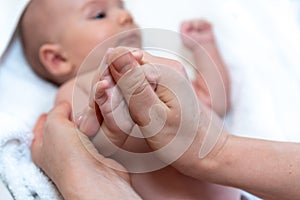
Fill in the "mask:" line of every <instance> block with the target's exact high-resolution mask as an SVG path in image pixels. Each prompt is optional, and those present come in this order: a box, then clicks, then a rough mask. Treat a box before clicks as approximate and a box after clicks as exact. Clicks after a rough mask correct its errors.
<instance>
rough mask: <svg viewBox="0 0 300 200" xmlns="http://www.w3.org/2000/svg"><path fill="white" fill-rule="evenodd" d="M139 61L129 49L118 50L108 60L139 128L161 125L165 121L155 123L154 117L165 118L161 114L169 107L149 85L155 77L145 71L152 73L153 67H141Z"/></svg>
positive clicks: (114, 77)
mask: <svg viewBox="0 0 300 200" xmlns="http://www.w3.org/2000/svg"><path fill="white" fill-rule="evenodd" d="M137 60H138V59H136V58H135V57H134V55H133V54H132V53H131V52H130V51H129V50H128V49H126V48H124V47H118V48H116V49H115V50H114V51H112V52H111V54H110V55H109V58H108V62H109V69H110V72H111V75H112V77H113V79H114V80H115V82H116V84H117V85H118V87H119V88H120V90H121V92H122V94H123V96H124V99H125V101H126V103H127V105H128V108H129V112H130V115H131V117H132V119H133V121H134V122H135V123H137V124H138V125H139V126H147V125H149V123H150V122H151V123H153V122H155V121H156V122H158V123H160V121H164V119H162V120H160V119H157V118H156V119H157V120H155V121H153V118H154V115H155V117H158V118H160V117H164V118H165V115H162V114H161V113H162V112H165V111H166V109H167V107H166V105H165V104H164V103H163V102H162V101H161V100H160V99H159V98H158V96H157V94H156V93H155V92H154V90H153V84H152V83H149V80H151V81H153V82H155V78H153V77H155V76H152V77H150V78H149V77H147V76H151V72H150V73H149V74H148V75H147V74H145V71H148V72H149V71H151V69H150V68H151V65H146V66H145V65H143V66H140V64H139V62H138V61H137ZM153 67H154V66H153ZM146 69H147V70H146ZM149 69H150V70H149ZM153 69H154V68H153ZM154 70H155V69H154ZM152 71H153V70H152ZM156 78H157V79H158V78H159V77H158V76H156ZM153 108H156V109H153ZM157 108H159V109H157ZM151 127H152V126H151ZM153 127H157V124H155V125H154V124H153Z"/></svg>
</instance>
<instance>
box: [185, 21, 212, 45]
mask: <svg viewBox="0 0 300 200" xmlns="http://www.w3.org/2000/svg"><path fill="white" fill-rule="evenodd" d="M180 32H181V34H182V42H183V44H184V46H185V47H186V48H188V49H189V50H191V51H194V50H196V48H198V47H199V45H202V46H203V47H204V48H205V47H206V46H207V45H215V40H214V35H213V31H212V27H211V24H210V23H209V22H207V21H206V20H203V19H195V20H190V21H185V22H183V23H182V24H181V28H180Z"/></svg>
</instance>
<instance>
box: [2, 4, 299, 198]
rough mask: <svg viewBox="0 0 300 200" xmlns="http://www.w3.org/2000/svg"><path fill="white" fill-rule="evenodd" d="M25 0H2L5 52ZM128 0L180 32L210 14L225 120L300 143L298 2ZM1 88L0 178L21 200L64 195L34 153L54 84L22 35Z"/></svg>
mask: <svg viewBox="0 0 300 200" xmlns="http://www.w3.org/2000/svg"><path fill="white" fill-rule="evenodd" d="M16 2H17V3H16ZM24 2H26V0H20V1H19V2H18V1H17V0H10V1H4V0H1V6H0V11H1V12H0V20H1V21H0V22H1V23H0V26H1V29H0V35H1V37H0V57H1V56H2V55H3V54H2V52H3V50H4V49H6V46H7V44H8V41H9V38H10V36H11V33H12V32H13V27H14V26H15V24H16V23H15V22H16V21H15V20H13V19H17V18H18V16H19V15H18V14H16V13H20V11H19V9H21V8H22V6H23V7H24V5H25V4H23V3H24ZM125 2H126V5H127V6H128V7H129V9H130V10H132V12H133V15H134V16H135V19H136V21H137V22H138V23H139V24H140V25H141V26H142V27H155V28H164V29H170V30H174V31H178V28H179V22H180V21H182V20H184V19H189V18H195V17H205V18H207V19H208V20H209V21H211V22H212V23H213V25H214V28H215V35H216V37H217V41H218V44H219V47H220V50H221V53H222V55H223V57H224V58H225V61H226V63H227V65H228V68H229V71H230V74H231V77H232V103H231V104H232V109H231V112H230V113H229V114H228V119H227V121H228V127H229V129H230V131H231V132H233V133H235V134H239V135H243V136H249V137H258V138H267V139H276V140H287V141H296V142H300V128H299V127H298V123H297V117H298V115H299V113H300V103H299V102H300V101H299V100H300V92H299V91H300V90H299V87H300V83H299V81H300V62H299V58H298V57H299V56H298V53H299V52H300V51H299V47H300V45H299V42H300V39H299V37H300V34H299V26H300V12H299V2H298V1H297V0H252V1H249V0H210V1H207V0H185V1H184V2H182V1H173V0H164V1H160V0H143V1H140V0H125ZM22 4H23V5H22ZM8 5H16V9H10V10H13V12H12V13H13V14H12V17H11V18H10V17H8V18H7V17H6V13H7V12H4V11H3V10H6V6H8ZM10 8H13V7H10ZM7 11H9V9H7ZM7 19H9V20H8V22H7ZM11 22H14V23H11ZM0 61H1V60H0ZM0 91H1V95H0V113H1V116H0V117H1V118H0V145H1V147H0V178H1V179H2V180H3V182H4V183H5V184H6V185H9V187H10V191H12V193H13V194H14V195H15V197H16V199H22V200H26V199H32V198H33V196H34V195H35V194H38V195H39V196H40V197H41V199H57V198H59V197H58V196H56V195H57V194H56V193H55V192H54V191H53V186H52V185H51V184H49V182H48V180H47V179H46V178H45V177H44V176H42V175H41V173H40V171H39V170H38V169H37V168H36V167H35V166H34V165H33V164H32V162H31V160H30V155H29V144H30V141H31V137H32V134H31V131H30V130H31V129H32V127H33V125H34V122H35V121H36V119H37V117H38V116H39V114H41V113H43V112H46V111H47V110H48V109H50V108H51V106H52V102H53V98H54V95H55V91H56V88H55V87H53V86H52V85H51V84H48V83H46V82H44V81H42V80H41V79H39V78H38V77H36V75H34V74H33V73H32V72H31V70H30V69H29V67H28V65H27V63H26V62H25V60H24V58H23V55H22V52H21V47H20V41H19V40H18V39H15V40H14V43H13V44H12V46H11V47H10V49H9V51H8V54H6V55H5V57H2V62H1V63H0ZM297 133H298V134H297ZM258 165H259V163H258ZM22 184H24V185H22ZM47 192H49V193H47Z"/></svg>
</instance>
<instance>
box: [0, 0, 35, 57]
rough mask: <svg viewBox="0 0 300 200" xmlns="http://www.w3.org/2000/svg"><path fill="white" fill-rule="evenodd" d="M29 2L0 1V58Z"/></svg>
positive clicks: (25, 0)
mask: <svg viewBox="0 0 300 200" xmlns="http://www.w3.org/2000/svg"><path fill="white" fill-rule="evenodd" d="M29 1H30V0H9V1H5V0H1V1H0V16H1V17H0V27H1V31H0V33H1V37H0V58H1V57H2V54H3V53H4V51H5V50H6V48H7V46H8V44H9V41H10V39H11V37H12V35H13V33H14V32H15V29H16V27H17V24H18V22H19V19H20V17H21V15H22V13H23V10H24V8H25V7H26V5H27V4H28V2H29Z"/></svg>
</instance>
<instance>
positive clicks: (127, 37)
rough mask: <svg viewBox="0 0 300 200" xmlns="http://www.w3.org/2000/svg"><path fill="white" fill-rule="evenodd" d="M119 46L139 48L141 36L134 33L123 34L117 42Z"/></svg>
mask: <svg viewBox="0 0 300 200" xmlns="http://www.w3.org/2000/svg"><path fill="white" fill-rule="evenodd" d="M118 45H119V46H127V47H138V48H139V47H141V35H140V34H139V33H136V32H133V31H131V32H129V33H123V34H122V36H121V38H120V39H119V40H118Z"/></svg>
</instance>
